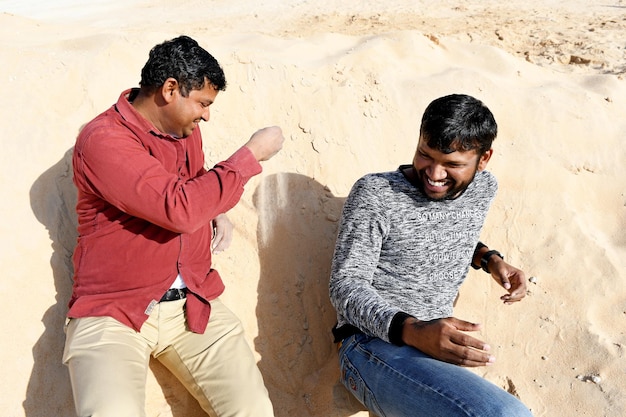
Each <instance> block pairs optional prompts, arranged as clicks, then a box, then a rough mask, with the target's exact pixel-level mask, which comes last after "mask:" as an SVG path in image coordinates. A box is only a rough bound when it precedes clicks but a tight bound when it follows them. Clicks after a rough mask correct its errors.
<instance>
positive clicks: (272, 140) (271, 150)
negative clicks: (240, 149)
mask: <svg viewBox="0 0 626 417" xmlns="http://www.w3.org/2000/svg"><path fill="white" fill-rule="evenodd" d="M284 141H285V138H284V137H283V132H282V130H281V129H280V127H278V126H271V127H266V128H263V129H261V130H257V131H256V132H255V133H254V134H253V135H252V137H250V140H248V142H247V143H246V145H245V146H247V147H248V148H250V151H252V153H253V154H254V157H255V158H256V160H257V161H259V162H261V161H267V160H268V159H270V158H271V157H273V156H274V155H276V154H277V153H278V151H280V150H281V148H282V147H283V142H284Z"/></svg>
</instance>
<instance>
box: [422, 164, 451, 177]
mask: <svg viewBox="0 0 626 417" xmlns="http://www.w3.org/2000/svg"><path fill="white" fill-rule="evenodd" d="M426 174H427V175H428V177H430V179H431V180H433V181H441V180H444V179H446V177H447V176H448V173H447V172H446V170H445V168H444V167H443V166H442V165H440V164H430V165H429V166H428V168H427V169H426Z"/></svg>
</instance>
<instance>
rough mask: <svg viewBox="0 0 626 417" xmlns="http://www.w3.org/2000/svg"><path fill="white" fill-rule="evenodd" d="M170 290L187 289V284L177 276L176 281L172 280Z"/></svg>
mask: <svg viewBox="0 0 626 417" xmlns="http://www.w3.org/2000/svg"><path fill="white" fill-rule="evenodd" d="M170 288H179V289H181V288H187V284H185V280H184V279H183V277H182V276H181V275H180V274H178V275H176V279H175V280H174V282H173V283H172V285H170Z"/></svg>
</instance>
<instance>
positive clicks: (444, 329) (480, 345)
mask: <svg viewBox="0 0 626 417" xmlns="http://www.w3.org/2000/svg"><path fill="white" fill-rule="evenodd" d="M477 330H480V324H475V323H470V322H468V321H463V320H459V319H457V318H454V317H448V318H443V319H437V320H431V321H419V320H417V319H415V318H408V319H407V320H406V321H405V322H404V327H403V329H402V340H403V341H404V343H406V344H407V345H409V346H413V347H414V348H416V349H419V350H421V351H422V352H424V353H425V354H427V355H430V356H432V357H433V358H435V359H439V360H441V361H444V362H449V363H453V364H455V365H461V366H484V365H490V364H492V363H493V362H495V357H493V356H492V355H490V354H489V353H488V352H489V350H490V349H491V348H490V347H489V345H488V344H486V343H485V342H483V341H481V340H478V339H476V338H474V337H472V336H469V335H467V334H465V333H463V332H475V331H477Z"/></svg>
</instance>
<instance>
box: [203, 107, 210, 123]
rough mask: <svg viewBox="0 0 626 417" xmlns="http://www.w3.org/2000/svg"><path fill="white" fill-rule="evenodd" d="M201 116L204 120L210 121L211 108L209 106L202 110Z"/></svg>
mask: <svg viewBox="0 0 626 417" xmlns="http://www.w3.org/2000/svg"><path fill="white" fill-rule="evenodd" d="M201 117H202V120H204V121H205V122H208V121H209V119H210V118H211V111H210V110H209V108H208V107H207V108H206V109H205V110H204V111H203V112H202V116H201Z"/></svg>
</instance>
